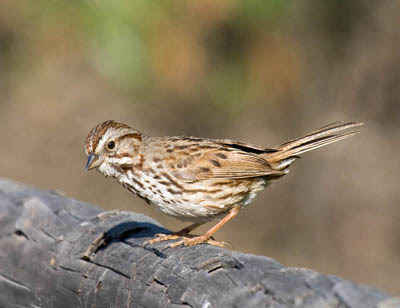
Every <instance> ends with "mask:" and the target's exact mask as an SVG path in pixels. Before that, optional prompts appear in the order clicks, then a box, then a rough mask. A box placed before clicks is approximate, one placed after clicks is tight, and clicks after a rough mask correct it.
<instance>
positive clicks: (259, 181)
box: [85, 121, 362, 247]
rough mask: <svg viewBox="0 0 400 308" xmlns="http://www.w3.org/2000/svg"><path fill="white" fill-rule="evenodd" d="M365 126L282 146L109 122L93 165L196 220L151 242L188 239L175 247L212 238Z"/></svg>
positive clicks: (95, 146)
mask: <svg viewBox="0 0 400 308" xmlns="http://www.w3.org/2000/svg"><path fill="white" fill-rule="evenodd" d="M361 125H362V123H356V122H349V123H342V122H337V123H333V124H330V125H327V126H325V127H322V128H320V129H318V130H316V131H314V132H312V133H310V134H308V135H305V136H303V137H300V138H297V139H293V140H290V141H288V142H285V143H283V144H281V145H279V146H277V147H275V148H263V147H260V146H256V145H252V144H249V143H244V142H239V141H234V140H230V139H206V138H196V137H186V136H181V137H152V136H147V135H145V134H143V133H141V132H139V131H137V130H135V129H133V128H131V127H129V126H128V125H126V124H122V123H117V122H114V121H106V122H103V123H100V124H98V125H97V126H95V127H94V128H93V129H92V130H91V131H90V132H89V135H88V136H87V138H86V144H85V151H86V154H87V155H88V160H87V164H86V170H90V169H94V168H96V169H97V170H99V171H100V172H101V173H102V174H104V175H105V176H106V177H113V178H116V179H117V180H118V181H119V182H120V183H121V184H122V185H123V186H124V187H125V188H127V189H129V190H130V191H131V192H133V193H135V194H137V195H138V196H139V197H140V198H142V199H144V200H145V201H146V202H147V203H149V204H152V205H154V206H156V207H157V208H158V209H160V210H161V211H162V212H163V213H165V214H167V215H170V216H173V217H175V218H178V219H180V220H183V221H188V222H192V224H191V225H190V226H188V227H186V228H184V229H182V230H180V231H178V232H176V233H173V234H158V235H157V236H156V237H155V238H153V239H152V240H150V241H148V243H150V244H153V243H156V242H159V241H164V240H170V239H178V238H179V239H180V241H178V242H175V243H173V244H171V245H169V246H170V247H176V246H179V245H189V246H190V245H196V244H199V243H205V242H206V243H209V244H212V245H216V246H222V245H223V244H222V243H221V242H217V241H215V240H213V239H212V235H213V234H214V233H215V232H216V231H217V230H218V229H219V228H221V227H222V225H224V224H225V223H226V222H227V221H229V220H230V219H232V218H233V217H235V216H236V215H237V214H238V213H239V211H240V210H241V209H243V208H245V207H246V206H247V205H248V204H249V203H251V202H252V201H253V200H254V198H255V197H256V195H257V193H258V192H259V191H261V190H262V189H264V188H265V187H266V186H267V185H268V184H269V183H271V182H272V181H274V180H277V179H279V178H281V177H282V176H284V175H286V174H287V173H288V172H289V170H288V168H289V166H290V165H291V164H292V163H293V162H294V161H295V160H296V158H298V155H299V154H302V153H304V152H307V151H310V150H314V149H316V148H319V147H322V146H325V145H327V144H330V143H333V142H336V141H339V140H342V139H345V138H347V137H350V136H353V135H354V134H356V133H358V132H359V131H358V130H350V131H349V129H350V128H353V127H356V126H361ZM212 220H219V222H218V223H217V224H216V225H215V226H213V227H212V228H211V229H210V230H208V231H207V232H206V233H205V234H203V235H200V236H193V235H190V234H189V233H190V232H191V231H192V230H194V229H195V228H197V227H198V226H200V225H202V224H204V223H205V222H208V221H212Z"/></svg>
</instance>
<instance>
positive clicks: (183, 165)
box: [170, 138, 285, 182]
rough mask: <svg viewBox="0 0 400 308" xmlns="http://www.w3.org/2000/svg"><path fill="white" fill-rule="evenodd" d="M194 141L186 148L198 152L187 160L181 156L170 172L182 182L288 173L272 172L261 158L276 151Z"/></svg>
mask: <svg viewBox="0 0 400 308" xmlns="http://www.w3.org/2000/svg"><path fill="white" fill-rule="evenodd" d="M192 140H193V142H195V144H194V145H193V146H192V147H191V146H190V145H188V144H186V147H189V148H194V149H196V148H198V149H199V150H198V151H197V152H191V155H189V156H188V157H186V156H185V155H182V157H181V158H180V159H178V160H177V164H176V165H175V166H174V165H173V166H172V169H171V170H170V172H171V173H172V174H173V175H174V176H175V177H176V178H178V179H180V180H183V181H187V182H193V181H196V180H204V179H241V178H253V177H260V176H271V177H280V176H282V175H284V174H285V172H283V171H278V170H274V169H272V168H271V166H270V164H269V163H268V162H267V161H266V160H265V159H263V158H262V157H260V156H258V154H261V153H266V152H269V151H275V150H265V149H262V148H259V147H257V146H253V145H248V144H245V143H241V142H235V141H232V140H209V139H197V138H196V139H195V138H193V139H192ZM188 141H189V140H188ZM189 143H190V142H189ZM181 147H182V146H181Z"/></svg>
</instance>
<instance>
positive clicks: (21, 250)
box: [0, 179, 399, 308]
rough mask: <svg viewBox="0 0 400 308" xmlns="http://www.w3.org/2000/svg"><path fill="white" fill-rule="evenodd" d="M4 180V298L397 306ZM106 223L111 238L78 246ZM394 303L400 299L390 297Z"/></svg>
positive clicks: (58, 303)
mask: <svg viewBox="0 0 400 308" xmlns="http://www.w3.org/2000/svg"><path fill="white" fill-rule="evenodd" d="M99 213H100V209H99V208H97V207H95V206H92V205H89V204H87V203H84V202H81V201H77V200H73V199H69V198H66V197H64V196H62V195H61V194H59V193H56V192H52V191H43V190H38V189H34V188H31V187H27V186H24V185H21V184H17V183H14V182H11V181H8V180H4V179H3V180H1V179H0V231H1V232H0V307H4V308H6V307H13V308H14V307H52V308H53V307H60V308H64V307H68V308H69V307H176V308H177V307H203V308H211V307H349V308H352V307H360V308H368V307H377V308H386V307H392V308H393V307H397V306H396V305H397V304H399V302H397V299H395V298H390V297H389V296H388V295H386V294H384V293H383V292H381V291H379V290H377V289H374V288H372V287H367V286H362V285H358V284H355V283H353V282H350V281H346V280H343V279H341V278H339V277H335V276H331V275H324V274H320V273H317V272H315V271H312V270H309V269H303V268H290V267H285V266H283V265H281V264H279V263H278V262H276V261H275V260H272V259H270V258H267V257H262V256H255V255H250V254H244V253H240V252H235V251H230V250H227V249H221V248H216V247H213V246H210V245H199V246H196V247H179V248H174V249H171V248H165V246H166V243H165V242H164V243H159V244H156V245H151V246H144V245H143V242H144V241H145V240H148V239H149V238H150V237H151V236H153V235H154V234H155V233H159V232H160V231H164V232H165V231H166V230H165V229H163V228H162V227H161V226H160V225H159V224H158V223H157V222H156V221H154V220H152V219H151V218H148V217H146V216H144V215H141V214H135V213H127V212H122V213H120V214H118V215H114V216H110V217H103V218H99V217H98V216H97V215H98V214H99ZM103 232H106V234H107V235H106V239H107V242H106V243H105V244H104V245H103V247H101V248H100V249H99V250H98V251H96V252H95V253H94V254H93V255H92V256H91V258H90V260H85V259H84V258H82V257H81V254H82V252H84V251H85V250H86V248H87V247H88V246H89V245H90V243H91V242H92V241H93V240H94V239H95V238H96V237H97V236H98V235H99V234H102V233H103ZM396 303H397V304H396Z"/></svg>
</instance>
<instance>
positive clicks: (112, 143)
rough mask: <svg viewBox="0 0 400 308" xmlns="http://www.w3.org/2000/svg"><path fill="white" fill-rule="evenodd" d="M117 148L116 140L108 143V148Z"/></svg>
mask: <svg viewBox="0 0 400 308" xmlns="http://www.w3.org/2000/svg"><path fill="white" fill-rule="evenodd" d="M114 148H115V141H110V142H109V143H107V149H109V150H112V149H114Z"/></svg>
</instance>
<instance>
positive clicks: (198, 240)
mask: <svg viewBox="0 0 400 308" xmlns="http://www.w3.org/2000/svg"><path fill="white" fill-rule="evenodd" d="M180 238H181V240H180V241H177V242H175V243H171V244H169V245H168V247H169V248H175V247H178V246H195V245H198V244H203V243H204V244H210V245H212V246H217V247H221V248H224V247H225V246H226V245H227V243H225V242H219V241H216V240H214V239H211V238H210V237H209V236H208V235H206V234H204V235H200V236H195V237H180Z"/></svg>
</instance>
